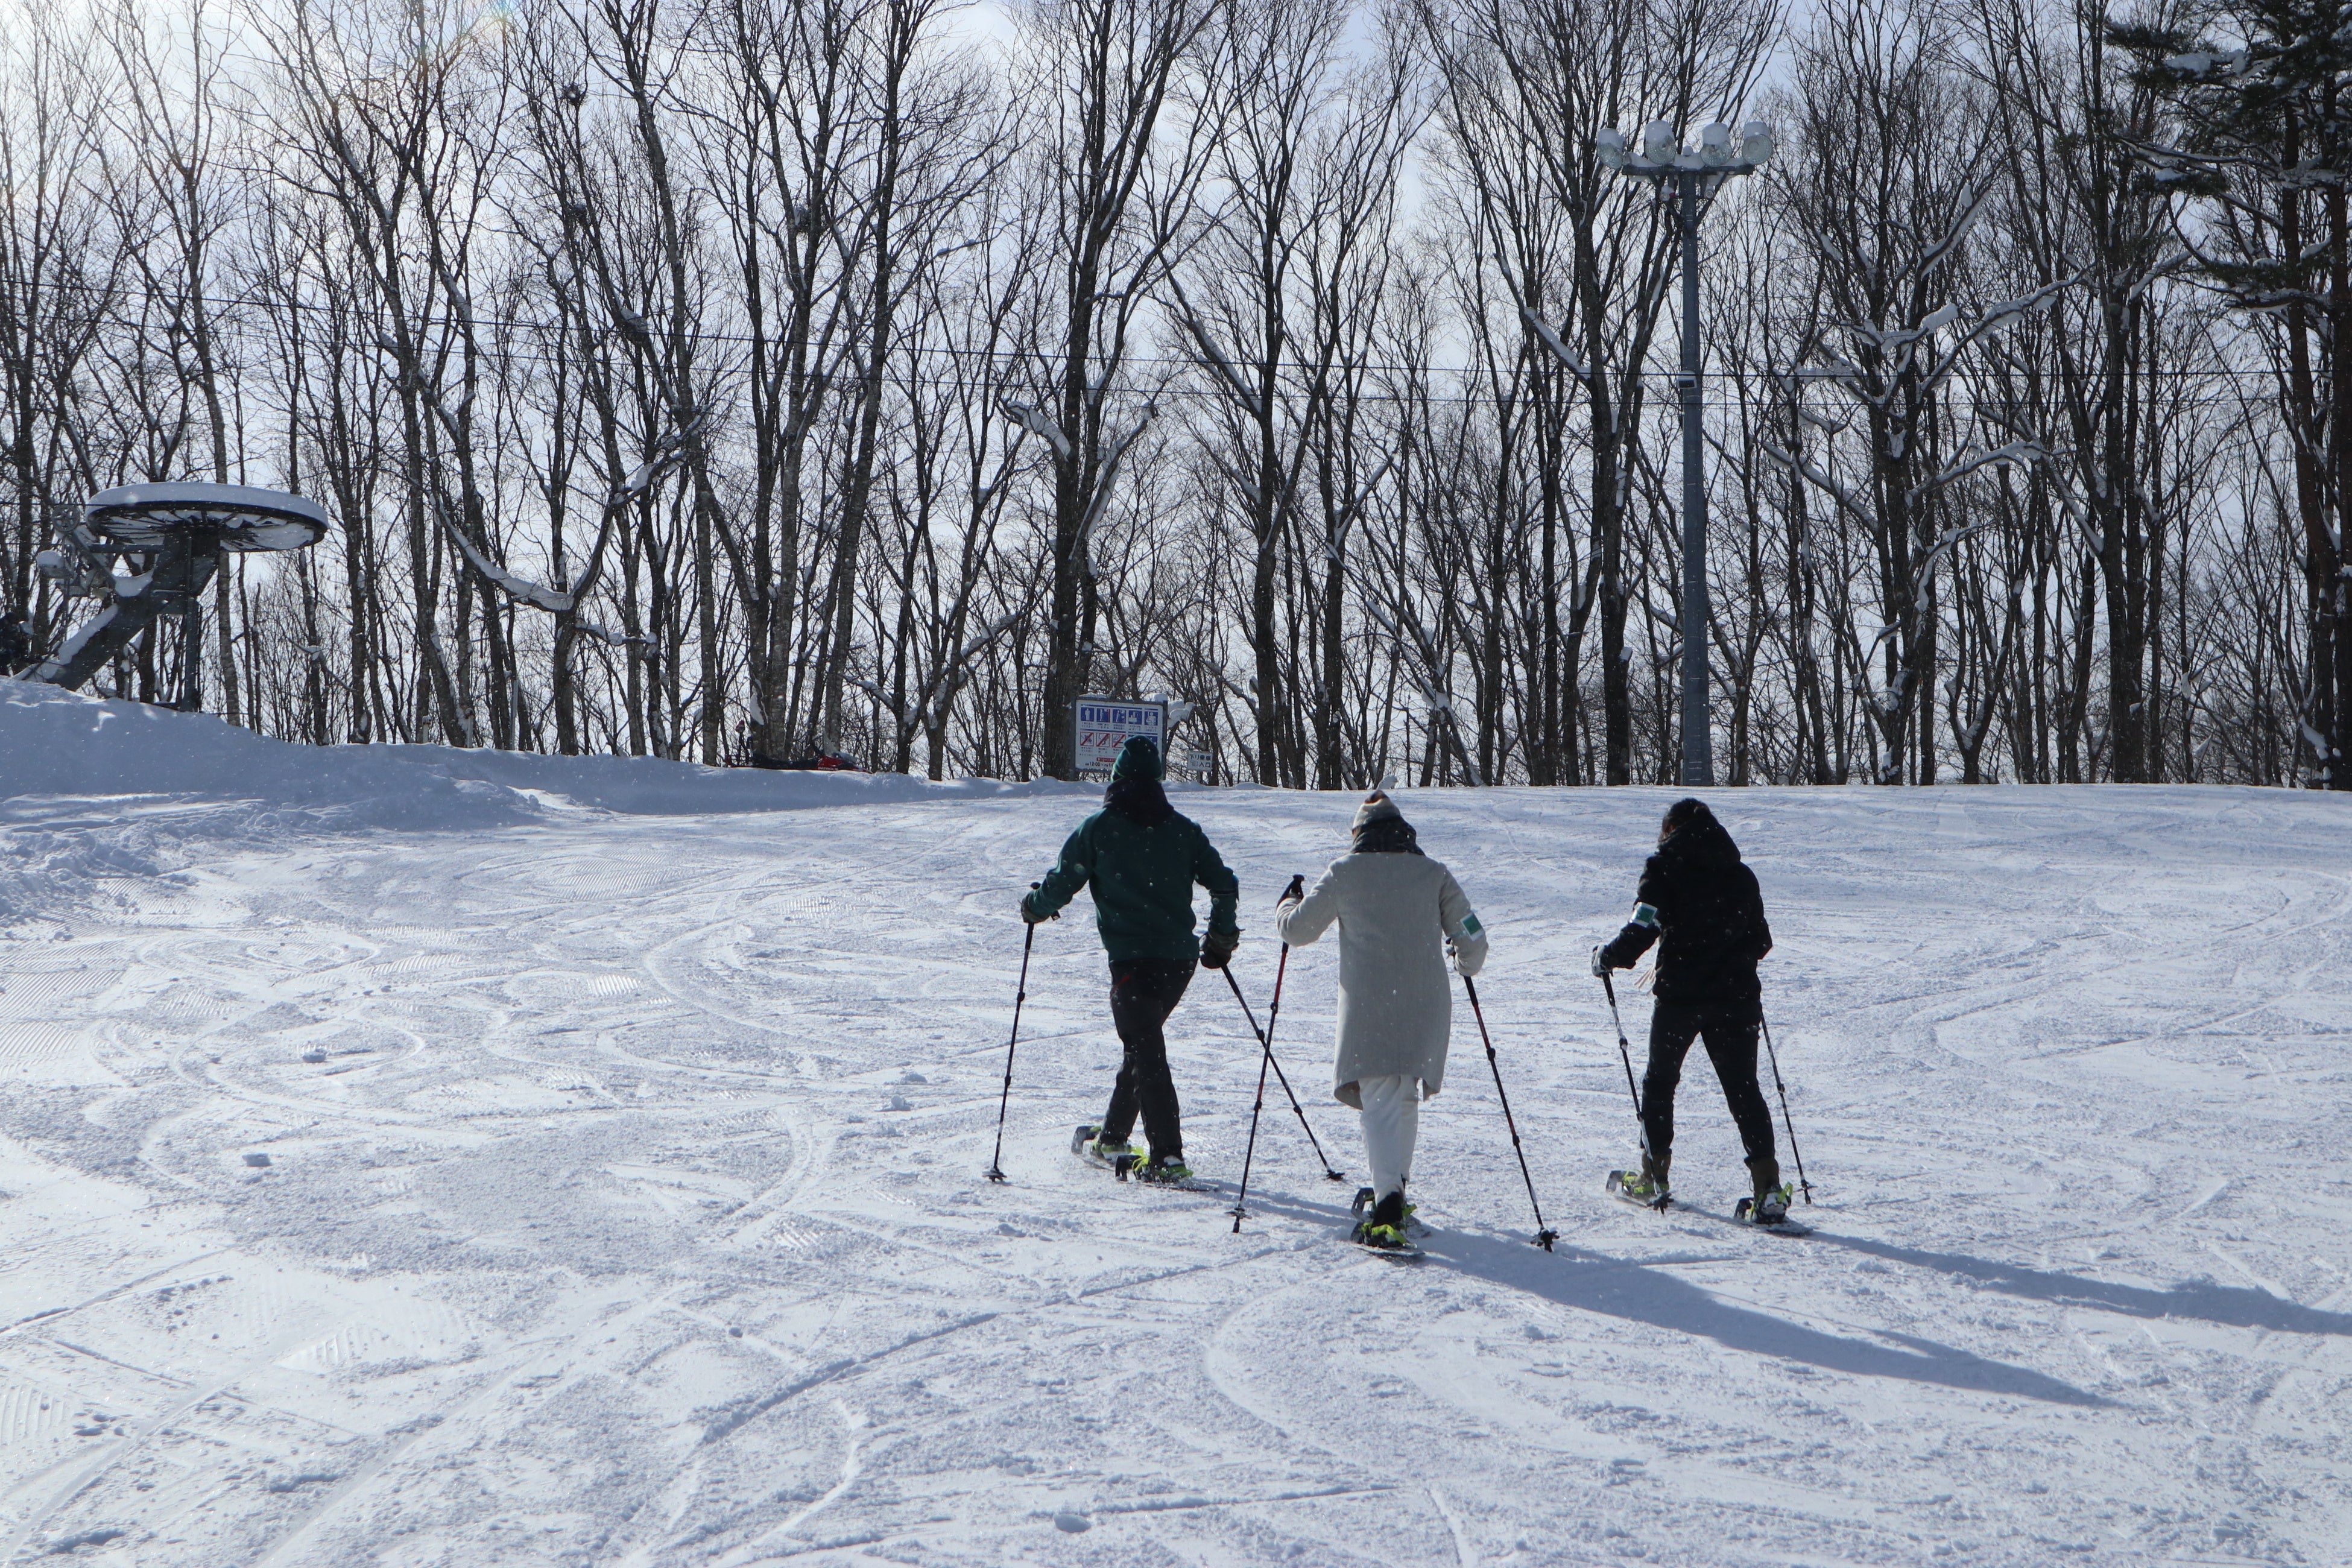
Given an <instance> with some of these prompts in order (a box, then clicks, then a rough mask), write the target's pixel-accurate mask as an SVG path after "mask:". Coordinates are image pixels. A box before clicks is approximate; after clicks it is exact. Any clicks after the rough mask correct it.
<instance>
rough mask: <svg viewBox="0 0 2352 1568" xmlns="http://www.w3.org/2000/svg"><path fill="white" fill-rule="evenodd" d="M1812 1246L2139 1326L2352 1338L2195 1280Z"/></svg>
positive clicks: (2242, 1290)
mask: <svg viewBox="0 0 2352 1568" xmlns="http://www.w3.org/2000/svg"><path fill="white" fill-rule="evenodd" d="M1812 1239H1813V1242H1814V1244H1815V1245H1819V1244H1820V1243H1822V1242H1828V1243H1831V1244H1832V1245H1833V1246H1837V1247H1844V1248H1846V1249H1847V1250H1849V1251H1852V1252H1861V1253H1867V1254H1868V1255H1869V1256H1871V1257H1873V1258H1885V1259H1886V1260H1887V1261H1888V1262H1890V1263H1907V1264H1909V1265H1911V1266H1912V1267H1913V1268H1932V1269H1935V1270H1937V1272H1939V1273H1944V1274H1950V1275H1955V1276H1957V1277H1958V1278H1960V1279H1972V1280H1974V1281H1976V1282H1977V1283H1978V1284H1979V1285H1985V1286H1989V1287H1990V1288H1991V1289H1995V1290H2000V1291H2003V1292H2005V1293H2007V1294H2009V1295H2011V1296H2021V1297H2024V1298H2026V1299H2027V1300H2034V1301H2047V1302H2050V1303H2052V1304H2053V1305H2055V1306H2061V1307H2091V1308H2095V1309H2098V1310H2103V1311H2109V1312H2121V1313H2123V1314H2124V1315H2126V1317H2133V1318H2195V1319H2199V1320H2200V1321H2204V1322H2209V1323H2219V1324H2221V1325H2224V1326H2226V1327H2230V1328H2238V1329H2273V1330H2276V1331H2280V1332H2283V1333H2291V1334H2352V1312H2327V1311H2322V1310H2320V1309H2318V1308H2316V1307H2305V1306H2303V1305H2301V1304H2299V1303H2297V1302H2294V1301H2287V1300H2280V1299H2279V1298H2278V1297H2276V1296H2273V1295H2272V1294H2271V1293H2270V1292H2269V1291H2267V1290H2256V1289H2252V1288H2251V1287H2247V1286H2240V1285H2222V1284H2219V1283H2216V1282H2215V1281H2213V1280H2210V1279H2195V1280H2190V1281H2189V1282H2188V1283H2187V1284H2183V1285H2175V1286H2173V1287H2172V1288H2171V1289H2166V1290H2151V1289H2147V1288H2146V1287H2143V1286H2137V1285H2116V1284H2110V1283H2108V1282H2106V1281H2105V1280H2101V1279H2083V1278H2081V1277H2080V1276H2077V1275H2073V1274H2059V1273H2054V1272H2052V1271H2050V1270H2047V1269H2041V1268H2026V1267H2024V1266H2023V1265H2021V1264H2016V1263H1996V1262H1992V1261H1990V1259H1987V1258H1969V1257H1968V1256H1966V1255H1964V1254H1961V1253H1956V1252H1927V1251H1924V1250H1921V1249H1920V1248H1917V1247H1895V1246H1893V1245H1891V1244H1889V1243H1887V1242H1884V1241H1871V1240H1867V1239H1864V1238H1863V1237H1851V1236H1832V1235H1829V1234H1827V1233H1825V1232H1822V1231H1816V1232H1814V1233H1813V1237H1812Z"/></svg>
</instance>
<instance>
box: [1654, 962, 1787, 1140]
mask: <svg viewBox="0 0 2352 1568" xmlns="http://www.w3.org/2000/svg"><path fill="white" fill-rule="evenodd" d="M1763 1021H1764V1009H1763V1007H1762V1006H1761V1005H1759V1004H1758V1003H1756V1002H1753V1001H1731V1002H1717V1003H1700V1004H1696V1005H1694V1004H1692V1003H1687V1002H1665V1001H1661V1002H1659V1003H1658V1004H1657V1005H1656V1006H1655V1008H1654V1010H1653V1011H1652V1013H1651V1014H1650V1065H1649V1067H1648V1068H1646V1069H1645V1070H1644V1071H1643V1075H1642V1126H1643V1131H1645V1132H1647V1133H1648V1135H1649V1144H1650V1154H1651V1157H1652V1158H1654V1160H1656V1161H1657V1162H1658V1163H1660V1164H1661V1165H1663V1164H1664V1163H1665V1162H1666V1159H1667V1156H1668V1154H1669V1152H1671V1151H1672V1150H1673V1148H1674V1146H1675V1085H1677V1084H1679V1083H1680V1082H1681V1081H1682V1076H1683V1058H1685V1056H1688V1055H1689V1054H1690V1048H1691V1041H1692V1040H1693V1039H1694V1038H1704V1039H1705V1040H1706V1054H1707V1058H1708V1059H1709V1060H1711V1061H1712V1062H1714V1063H1715V1076H1716V1079H1717V1081H1719V1082H1720V1083H1721V1084H1722V1085H1723V1098H1724V1099H1725V1100H1727V1101H1728V1102H1729V1103H1730V1106H1731V1120H1732V1121H1734V1122H1736V1123H1737V1124H1738V1128H1739V1141H1740V1142H1742V1143H1743V1144H1745V1145H1747V1149H1748V1164H1749V1165H1750V1166H1751V1167H1753V1166H1754V1165H1755V1164H1756V1163H1758V1162H1759V1161H1762V1160H1769V1159H1771V1158H1772V1157H1773V1154H1772V1112H1771V1110H1769V1108H1767V1107H1766V1105H1765V1103H1764V1090H1763V1089H1762V1088H1761V1087H1760V1086H1759V1084H1758V1083H1757V1081H1756V1031H1757V1029H1758V1028H1759V1026H1761V1025H1762V1023H1763Z"/></svg>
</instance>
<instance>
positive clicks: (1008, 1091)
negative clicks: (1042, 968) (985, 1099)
mask: <svg viewBox="0 0 2352 1568" xmlns="http://www.w3.org/2000/svg"><path fill="white" fill-rule="evenodd" d="M1040 886H1042V884H1040V883H1036V882H1032V883H1030V884H1029V890H1030V891H1031V892H1033V893H1034V892H1035V891H1036V890H1037V889H1038V888H1039V887H1040ZM1036 945H1037V922H1036V921H1030V922H1029V931H1028V934H1027V935H1025V936H1024V937H1023V938H1022V939H1021V984H1019V985H1018V986H1017V987H1015V988H1014V990H1013V1036H1012V1038H1010V1039H1008V1040H1006V1041H1005V1042H1004V1092H1003V1094H1002V1095H1001V1096H999V1097H998V1099H997V1101H996V1152H994V1153H993V1154H991V1155H990V1156H989V1157H988V1179H989V1180H990V1181H992V1182H1001V1181H1003V1180H1004V1166H1003V1159H1004V1111H1005V1108H1006V1107H1007V1106H1009V1105H1011V1104H1012V1103H1013V1047H1014V1046H1016V1045H1018V1044H1019V1043H1020V1041H1021V1004H1022V1003H1024V1002H1026V1001H1027V1000H1029V950H1030V949H1031V948H1033V947H1034V946H1036Z"/></svg>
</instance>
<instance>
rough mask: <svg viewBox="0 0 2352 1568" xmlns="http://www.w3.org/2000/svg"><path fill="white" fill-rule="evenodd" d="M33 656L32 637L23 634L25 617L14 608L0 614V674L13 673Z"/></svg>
mask: <svg viewBox="0 0 2352 1568" xmlns="http://www.w3.org/2000/svg"><path fill="white" fill-rule="evenodd" d="M32 656H33V648H32V639H31V638H30V637H26V635H25V617H24V616H23V615H22V614H20V613H19V612H17V611H16V610H11V611H9V612H8V613H7V614H6V615H5V616H0V675H14V674H16V667H17V666H19V665H21V664H25V663H26V662H27V661H29V660H30V659H31V658H32Z"/></svg>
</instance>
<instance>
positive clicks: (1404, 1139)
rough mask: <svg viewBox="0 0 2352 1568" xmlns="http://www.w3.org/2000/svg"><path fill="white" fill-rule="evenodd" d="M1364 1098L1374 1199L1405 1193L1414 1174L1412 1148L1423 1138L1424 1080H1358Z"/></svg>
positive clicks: (1388, 1076)
mask: <svg viewBox="0 0 2352 1568" xmlns="http://www.w3.org/2000/svg"><path fill="white" fill-rule="evenodd" d="M1356 1092H1357V1093H1358V1094H1359V1095H1360V1096H1361V1097H1362V1098H1363V1102H1364V1110H1363V1117H1364V1154H1365V1158H1366V1159H1368V1160H1369V1161H1370V1163H1371V1167H1372V1196H1373V1198H1374V1199H1375V1200H1377V1199H1380V1198H1384V1197H1386V1196H1388V1195H1389V1194H1391V1193H1396V1192H1402V1191H1403V1190H1404V1184H1405V1179H1406V1178H1407V1177H1409V1176H1411V1175H1412V1146H1413V1144H1414V1142H1416V1141H1418V1140H1419V1138H1420V1137H1421V1079H1420V1078H1419V1077H1417V1076H1415V1075H1413V1074H1411V1073H1384V1074H1382V1075H1381V1076H1380V1077H1379V1078H1362V1079H1357V1080H1356Z"/></svg>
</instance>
